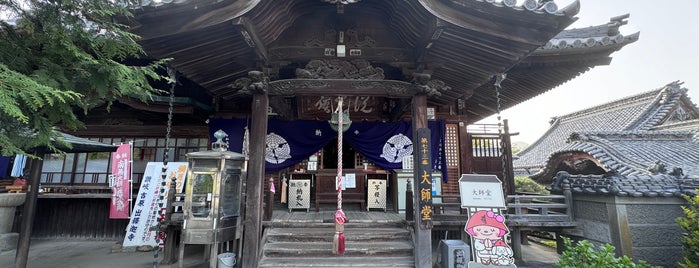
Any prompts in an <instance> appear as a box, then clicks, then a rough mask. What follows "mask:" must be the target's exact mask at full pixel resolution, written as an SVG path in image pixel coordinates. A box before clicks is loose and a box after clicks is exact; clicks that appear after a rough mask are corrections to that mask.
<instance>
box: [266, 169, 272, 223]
mask: <svg viewBox="0 0 699 268" xmlns="http://www.w3.org/2000/svg"><path fill="white" fill-rule="evenodd" d="M272 185H274V178H272V177H270V178H269V186H268V187H267V202H266V204H265V217H264V220H265V221H270V220H272V204H273V202H274V192H272Z"/></svg>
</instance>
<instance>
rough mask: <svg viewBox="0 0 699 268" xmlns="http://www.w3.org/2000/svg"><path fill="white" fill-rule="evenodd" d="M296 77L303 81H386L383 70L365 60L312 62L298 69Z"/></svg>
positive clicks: (323, 60) (322, 60)
mask: <svg viewBox="0 0 699 268" xmlns="http://www.w3.org/2000/svg"><path fill="white" fill-rule="evenodd" d="M296 77H297V78H301V79H374V80H380V79H384V74H383V69H381V68H378V67H372V66H371V63H369V61H367V60H363V59H355V60H350V61H347V60H340V59H321V60H312V61H310V62H308V64H306V68H297V69H296Z"/></svg>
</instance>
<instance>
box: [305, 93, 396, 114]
mask: <svg viewBox="0 0 699 268" xmlns="http://www.w3.org/2000/svg"><path fill="white" fill-rule="evenodd" d="M299 98H300V102H301V104H300V105H299V108H298V109H299V118H301V119H307V120H316V119H321V120H329V119H330V114H331V113H332V111H333V110H334V109H335V108H337V97H334V96H300V97H299ZM383 101H384V98H382V97H376V96H348V97H345V101H344V102H345V106H344V107H342V108H343V109H345V110H349V114H350V118H352V120H363V119H371V120H375V119H378V118H379V117H380V115H381V112H382V110H383Z"/></svg>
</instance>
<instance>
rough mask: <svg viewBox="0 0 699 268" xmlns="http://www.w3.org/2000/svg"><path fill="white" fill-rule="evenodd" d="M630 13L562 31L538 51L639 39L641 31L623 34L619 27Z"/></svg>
mask: <svg viewBox="0 0 699 268" xmlns="http://www.w3.org/2000/svg"><path fill="white" fill-rule="evenodd" d="M628 17H629V15H628V14H626V15H622V16H618V17H614V18H611V19H610V20H609V22H608V23H607V24H602V25H597V26H590V27H586V28H576V29H568V30H564V31H562V32H560V33H559V34H558V35H556V36H555V37H554V38H552V39H551V40H550V41H549V42H547V43H546V45H544V46H543V47H541V48H539V50H538V51H537V52H541V51H542V50H543V51H546V50H552V51H556V50H560V49H575V48H589V47H596V46H615V45H619V44H626V43H631V42H634V41H636V40H638V37H639V35H640V34H639V33H634V34H630V35H626V36H625V35H623V34H621V33H620V32H619V27H620V26H622V25H624V24H626V23H627V21H626V20H625V19H627V18H628Z"/></svg>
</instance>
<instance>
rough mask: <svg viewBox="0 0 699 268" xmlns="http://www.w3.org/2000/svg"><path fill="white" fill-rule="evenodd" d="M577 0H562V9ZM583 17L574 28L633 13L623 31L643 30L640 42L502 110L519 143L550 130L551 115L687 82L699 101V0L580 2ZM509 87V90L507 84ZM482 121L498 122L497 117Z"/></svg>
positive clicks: (685, 85) (579, 14)
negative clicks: (584, 71) (579, 73)
mask: <svg viewBox="0 0 699 268" xmlns="http://www.w3.org/2000/svg"><path fill="white" fill-rule="evenodd" d="M571 2H572V0H556V1H555V3H556V4H557V5H558V7H559V8H561V7H564V6H567V5H568V4H569V3H571ZM580 6H581V7H580V12H579V13H578V15H577V17H578V21H576V22H575V23H574V24H573V25H571V26H569V27H568V29H571V28H584V27H588V26H593V25H600V24H604V23H606V22H608V21H609V18H611V17H615V16H619V15H623V14H627V13H629V14H630V15H631V16H630V18H629V19H628V20H627V21H628V24H627V25H623V26H621V28H620V29H621V32H622V33H623V34H624V35H628V34H631V33H634V32H640V33H641V35H640V37H639V40H638V41H636V42H635V43H631V44H629V45H627V46H625V47H624V48H622V49H621V50H620V51H617V52H615V53H612V55H611V56H612V62H611V64H610V65H607V66H598V67H595V68H593V69H592V70H590V71H588V72H586V73H584V74H582V75H581V76H578V77H577V78H574V79H573V80H571V81H569V82H567V83H565V84H563V85H561V86H559V87H556V88H554V89H552V90H550V91H548V92H546V93H544V94H542V95H539V96H537V97H535V98H533V99H530V100H528V101H526V102H523V103H521V104H519V105H517V106H515V107H512V108H510V109H507V110H505V111H503V112H502V113H501V115H502V118H503V119H508V123H509V126H510V132H512V133H514V132H519V135H518V136H513V137H512V141H513V142H526V143H528V144H531V143H533V142H534V141H536V140H537V139H538V138H539V137H540V136H541V135H543V134H544V132H546V130H548V128H549V123H548V122H549V120H550V118H551V117H555V116H561V115H565V114H568V113H571V112H575V111H579V110H583V109H586V108H589V107H592V106H596V105H599V104H604V103H607V102H610V101H613V100H618V99H621V98H625V97H627V96H631V95H635V94H638V93H642V92H647V91H650V90H653V89H657V88H660V87H662V86H664V85H666V84H668V83H670V82H673V81H677V80H679V81H681V82H684V84H683V87H685V88H687V89H688V95H689V96H690V98H692V101H693V102H694V103H695V104H699V15H697V13H696V12H697V10H699V1H697V0H673V1H651V0H580ZM503 90H505V91H506V90H507V88H506V87H505V88H503ZM478 123H497V119H496V117H495V116H491V117H489V118H486V119H484V120H482V121H480V122H478Z"/></svg>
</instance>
